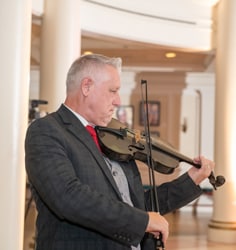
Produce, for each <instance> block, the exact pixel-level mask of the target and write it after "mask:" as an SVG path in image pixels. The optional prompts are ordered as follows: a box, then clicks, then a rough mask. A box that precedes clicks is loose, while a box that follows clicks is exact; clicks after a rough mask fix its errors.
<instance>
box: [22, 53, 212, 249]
mask: <svg viewBox="0 0 236 250" xmlns="http://www.w3.org/2000/svg"><path fill="white" fill-rule="evenodd" d="M120 72H121V60H120V59H119V58H108V57H105V56H102V55H86V56H82V57H80V58H79V59H78V60H76V61H75V62H74V63H73V64H72V66H71V68H70V69H69V72H68V75H67V81H66V86H67V97H66V100H65V102H64V104H62V105H61V107H60V108H59V110H58V111H56V112H54V113H51V114H49V115H47V116H46V117H44V118H40V119H37V120H36V121H34V122H33V123H32V124H31V125H30V126H29V129H28V131H27V136H26V141H25V150H26V170H27V174H28V179H29V181H30V183H31V185H32V192H33V195H34V198H35V202H36V206H37V210H38V217H37V225H36V226H37V235H36V249H37V250H60V249H63V250H77V249H78V250H85V249H86V250H93V249H96V250H106V249H107V250H123V249H140V247H142V246H143V247H142V249H146V248H145V247H144V245H143V244H141V243H142V239H143V237H144V234H145V233H150V234H152V235H153V236H154V237H159V234H160V233H161V234H160V235H161V236H162V239H163V243H165V242H166V240H167V237H168V232H169V229H168V222H167V221H166V219H165V218H164V217H163V214H165V213H168V212H170V211H173V210H175V209H177V208H180V207H182V206H184V205H186V204H187V203H189V202H190V201H192V200H194V199H195V198H197V197H198V196H199V195H200V194H201V189H200V187H199V186H198V184H199V183H200V182H201V181H203V180H204V179H205V178H207V177H208V176H209V174H210V172H211V170H212V169H213V168H214V163H213V162H212V161H209V160H207V159H205V158H204V157H198V158H196V159H195V162H197V163H200V164H201V165H202V167H201V168H200V169H197V168H194V167H192V168H190V169H189V171H188V172H187V173H185V174H184V175H183V176H181V177H179V178H178V179H177V180H174V181H172V182H171V183H165V184H163V185H161V186H159V187H157V193H158V198H159V206H160V213H156V212H153V211H146V209H145V208H146V207H147V208H148V204H149V200H150V195H149V192H146V193H145V195H144V191H143V187H142V183H141V178H140V173H139V171H138V168H137V166H136V163H135V162H134V161H130V162H128V163H117V162H114V161H112V160H110V159H109V156H104V155H103V153H102V152H101V151H100V149H99V148H98V147H97V146H96V144H95V143H94V140H93V139H92V137H91V135H90V133H89V132H88V130H87V129H86V126H87V125H91V126H96V125H99V126H107V124H108V123H109V122H110V120H111V117H112V114H113V112H114V109H115V108H116V107H118V106H119V105H120V96H119V89H120ZM90 128H91V127H90Z"/></svg>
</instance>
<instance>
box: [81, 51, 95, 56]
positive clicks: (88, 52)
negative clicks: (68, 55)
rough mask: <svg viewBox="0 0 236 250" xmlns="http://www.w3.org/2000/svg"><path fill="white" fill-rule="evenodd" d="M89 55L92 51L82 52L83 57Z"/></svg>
mask: <svg viewBox="0 0 236 250" xmlns="http://www.w3.org/2000/svg"><path fill="white" fill-rule="evenodd" d="M91 54H93V52H92V51H84V53H83V55H91Z"/></svg>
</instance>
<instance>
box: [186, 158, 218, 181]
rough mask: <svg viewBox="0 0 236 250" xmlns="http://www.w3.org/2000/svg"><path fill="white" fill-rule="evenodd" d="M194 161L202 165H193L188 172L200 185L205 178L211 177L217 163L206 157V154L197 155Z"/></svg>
mask: <svg viewBox="0 0 236 250" xmlns="http://www.w3.org/2000/svg"><path fill="white" fill-rule="evenodd" d="M193 161H194V163H197V164H199V165H201V168H196V167H192V168H190V169H189V170H188V174H189V176H190V177H191V178H192V180H193V181H194V182H195V183H196V185H199V184H200V183H201V182H202V181H203V180H205V179H206V178H208V177H209V175H210V174H211V172H212V171H213V170H214V168H215V163H214V162H213V161H211V160H208V159H206V158H205V157H204V156H199V157H196V158H194V159H193Z"/></svg>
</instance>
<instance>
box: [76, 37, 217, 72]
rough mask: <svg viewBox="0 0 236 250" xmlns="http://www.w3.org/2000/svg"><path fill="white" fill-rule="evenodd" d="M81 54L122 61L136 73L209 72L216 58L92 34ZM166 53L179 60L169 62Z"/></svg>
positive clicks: (86, 39) (206, 54)
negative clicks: (172, 54)
mask: <svg viewBox="0 0 236 250" xmlns="http://www.w3.org/2000/svg"><path fill="white" fill-rule="evenodd" d="M81 51H82V54H83V53H85V52H86V51H89V52H92V53H100V54H104V55H107V56H116V57H121V58H122V61H123V67H124V68H125V69H130V70H134V71H140V70H142V71H164V72H166V71H186V72H202V71H209V70H211V67H212V64H213V62H214V57H215V56H214V52H212V51H210V52H199V51H198V52H197V51H189V50H183V49H178V48H170V47H164V46H159V45H156V44H146V43H139V42H133V41H130V40H123V39H117V38H112V37H105V36H99V35H95V34H91V33H90V34H88V33H87V34H82V40H81ZM167 52H175V53H176V57H175V58H166V57H165V54H166V53H167Z"/></svg>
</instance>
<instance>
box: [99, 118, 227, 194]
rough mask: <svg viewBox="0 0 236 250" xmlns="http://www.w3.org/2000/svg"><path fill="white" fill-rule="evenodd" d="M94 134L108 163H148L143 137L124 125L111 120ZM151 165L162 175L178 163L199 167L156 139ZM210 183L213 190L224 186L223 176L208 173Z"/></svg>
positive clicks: (152, 141)
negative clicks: (133, 161)
mask: <svg viewBox="0 0 236 250" xmlns="http://www.w3.org/2000/svg"><path fill="white" fill-rule="evenodd" d="M95 130H96V133H97V135H98V141H99V144H100V146H101V149H102V151H103V153H104V154H105V155H107V156H108V157H109V158H110V159H112V160H115V161H120V162H128V161H130V160H139V161H142V162H144V163H147V159H148V158H147V155H148V146H147V145H146V144H147V143H146V139H145V135H142V134H141V133H140V132H139V131H135V130H130V129H129V128H127V127H126V126H125V125H124V124H123V123H121V122H119V121H118V120H116V119H114V118H113V119H112V120H111V122H110V123H109V124H108V126H107V127H102V126H96V127H95ZM151 145H152V159H151V160H152V163H153V167H154V170H155V171H157V172H159V173H162V174H171V173H173V172H174V170H175V169H176V168H177V167H178V166H179V163H180V162H186V163H188V164H190V165H192V166H194V167H196V168H201V165H200V164H197V163H195V162H193V160H192V159H190V158H189V157H187V156H185V155H183V154H181V153H179V152H178V151H177V150H176V149H174V148H173V147H172V146H170V145H169V144H167V143H165V142H164V141H162V140H161V139H159V138H151ZM208 179H209V182H210V183H211V185H212V186H213V187H214V189H215V190H216V188H217V187H219V186H221V185H223V184H224V182H225V178H224V177H223V176H217V177H215V176H214V173H213V172H211V174H210V176H209V177H208Z"/></svg>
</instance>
